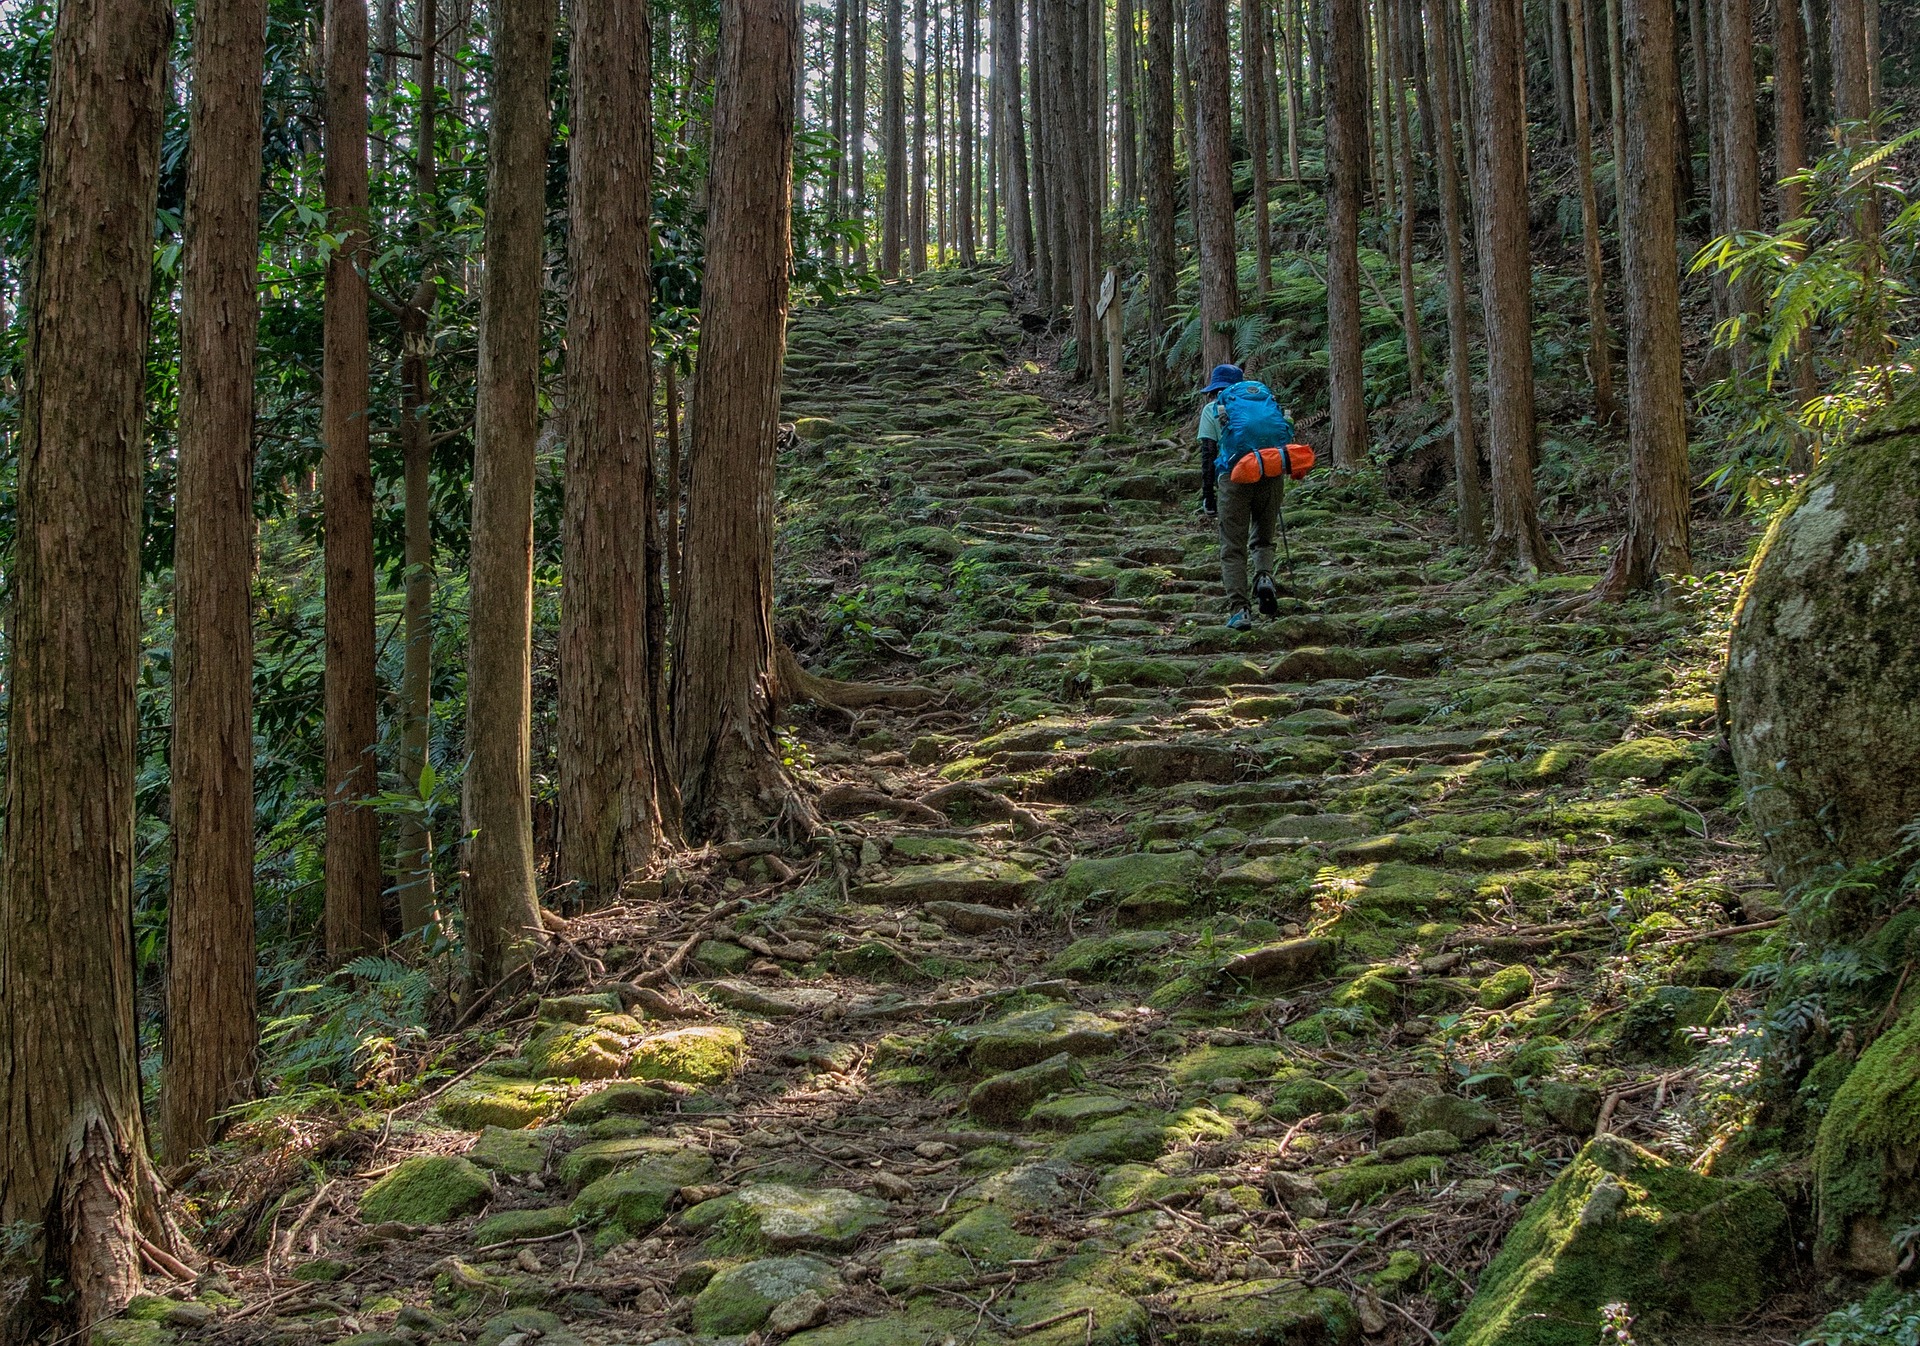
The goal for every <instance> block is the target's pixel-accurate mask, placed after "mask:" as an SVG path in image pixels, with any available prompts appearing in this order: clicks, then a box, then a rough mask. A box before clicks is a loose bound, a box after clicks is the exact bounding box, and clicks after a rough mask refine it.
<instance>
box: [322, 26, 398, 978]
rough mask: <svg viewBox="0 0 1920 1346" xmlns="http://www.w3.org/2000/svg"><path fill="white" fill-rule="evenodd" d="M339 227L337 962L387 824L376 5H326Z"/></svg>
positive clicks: (334, 677) (330, 475)
mask: <svg viewBox="0 0 1920 1346" xmlns="http://www.w3.org/2000/svg"><path fill="white" fill-rule="evenodd" d="M326 48H327V49H326V85H327V117H326V163H325V168H324V180H325V191H326V200H327V213H328V215H329V217H330V221H331V222H330V224H329V228H331V229H332V230H333V232H334V233H335V234H337V235H339V237H340V242H339V243H338V244H337V245H336V246H335V247H334V249H333V251H332V252H331V253H329V254H328V256H327V278H326V299H325V306H324V314H323V318H322V325H323V328H324V331H323V334H322V343H321V344H322V352H321V375H320V382H321V394H320V396H321V408H320V428H321V437H322V440H323V441H324V450H323V453H322V457H321V466H320V471H321V477H322V490H323V496H324V498H323V500H322V512H323V515H324V520H325V524H326V558H325V564H326V578H327V613H326V632H327V654H326V676H325V684H326V740H327V748H326V758H327V760H326V796H327V857H326V921H325V924H326V942H327V956H328V957H329V958H330V959H332V960H333V961H335V962H338V961H340V960H341V959H344V958H346V957H347V956H348V955H349V954H351V953H353V952H354V951H355V950H358V949H369V948H376V947H378V946H379V944H380V943H381V940H382V937H383V936H382V932H381V928H380V889H381V885H382V878H381V874H380V820H379V818H378V816H377V815H375V813H374V812H373V810H372V809H370V808H368V807H367V806H366V802H365V801H366V800H367V798H368V797H369V796H371V795H372V794H373V793H374V791H375V789H376V787H377V786H378V784H379V779H378V771H379V765H378V763H377V762H376V761H375V759H374V745H375V742H376V740H377V739H378V738H379V732H380V731H379V725H378V723H377V718H378V716H377V698H378V696H379V689H378V687H377V685H376V683H375V679H374V659H375V654H374V632H373V462H372V458H371V456H370V452H369V448H368V440H367V381H368V378H367V361H368V351H367V339H368V335H367V334H368V324H367V306H368V303H369V302H370V299H369V292H368V288H367V261H368V257H369V248H368V238H367V5H366V0H326Z"/></svg>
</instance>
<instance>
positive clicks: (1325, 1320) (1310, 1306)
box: [1167, 1280, 1360, 1346]
mask: <svg viewBox="0 0 1920 1346" xmlns="http://www.w3.org/2000/svg"><path fill="white" fill-rule="evenodd" d="M1167 1312H1168V1316H1169V1317H1171V1318H1172V1319H1173V1321H1174V1323H1175V1324H1176V1325H1177V1326H1176V1327H1175V1330H1174V1331H1175V1335H1174V1337H1173V1339H1174V1340H1175V1341H1178V1342H1181V1343H1182V1346H1261V1344H1264V1343H1272V1344H1273V1346H1352V1343H1356V1342H1358V1341H1359V1340H1360V1319H1359V1316H1358V1315H1357V1314H1356V1313H1355V1312H1354V1308H1353V1302H1352V1301H1351V1300H1350V1299H1348V1298H1347V1296H1346V1295H1344V1294H1342V1293H1341V1292H1340V1291H1338V1290H1334V1289H1331V1288H1325V1287H1323V1288H1320V1289H1308V1288H1307V1287H1306V1286H1304V1285H1302V1284H1300V1282H1298V1281H1283V1280H1251V1281H1233V1282H1228V1283H1226V1284H1220V1285H1200V1286H1182V1287H1180V1288H1179V1289H1177V1290H1176V1291H1175V1292H1174V1293H1173V1294H1172V1295H1171V1296H1170V1297H1169V1302H1168V1305H1167Z"/></svg>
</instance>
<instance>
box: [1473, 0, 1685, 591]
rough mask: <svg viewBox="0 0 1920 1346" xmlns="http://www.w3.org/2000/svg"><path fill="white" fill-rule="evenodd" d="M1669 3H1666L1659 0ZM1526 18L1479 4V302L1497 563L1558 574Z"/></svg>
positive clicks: (1494, 4)
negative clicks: (1540, 403)
mask: <svg viewBox="0 0 1920 1346" xmlns="http://www.w3.org/2000/svg"><path fill="white" fill-rule="evenodd" d="M1659 2H1660V3H1665V0H1659ZM1520 53H1521V35H1520V22H1519V16H1518V15H1517V14H1515V12H1514V9H1513V6H1512V5H1510V4H1506V3H1505V2H1504V0H1481V3H1480V4H1478V5H1476V6H1474V75H1475V78H1474V81H1473V83H1474V88H1475V91H1476V92H1477V93H1478V95H1479V99H1478V107H1477V109H1476V111H1477V114H1478V121H1479V123H1480V135H1479V145H1480V161H1481V180H1480V189H1479V191H1478V192H1477V193H1476V194H1475V196H1476V204H1477V211H1476V214H1477V216H1478V220H1479V233H1480V302H1481V307H1482V308H1483V309H1484V311H1485V316H1486V330H1487V408H1488V415H1487V438H1488V445H1487V448H1488V455H1487V456H1488V458H1489V460H1490V461H1491V462H1492V465H1493V537H1492V539H1491V541H1490V542H1489V544H1488V545H1489V548H1490V559H1491V560H1492V561H1494V562H1495V563H1507V562H1513V563H1517V564H1518V565H1519V566H1520V567H1521V568H1522V569H1523V570H1524V569H1540V570H1545V569H1549V568H1551V566H1552V564H1553V558H1552V556H1551V555H1550V554H1549V553H1548V551H1547V542H1546V537H1545V535H1544V534H1542V532H1541V531H1540V518H1539V513H1538V510H1537V508H1536V506H1535V503H1534V485H1533V467H1534V443H1533V436H1534V415H1533V302H1532V283H1533V274H1532V264H1531V260H1530V257H1529V253H1528V246H1527V176H1526V121H1525V117H1524V114H1523V112H1522V110H1521V102H1520V74H1521V72H1520Z"/></svg>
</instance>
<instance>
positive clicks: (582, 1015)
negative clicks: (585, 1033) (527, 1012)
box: [540, 991, 626, 1024]
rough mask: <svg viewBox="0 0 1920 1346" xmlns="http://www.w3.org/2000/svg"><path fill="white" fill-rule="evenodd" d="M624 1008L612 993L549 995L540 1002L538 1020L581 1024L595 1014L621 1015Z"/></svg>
mask: <svg viewBox="0 0 1920 1346" xmlns="http://www.w3.org/2000/svg"><path fill="white" fill-rule="evenodd" d="M625 1011H626V1006H625V1005H623V1004H622V1003H621V1002H620V997H619V996H618V995H617V994H615V993H614V992H612V991H594V992H590V993H588V994H586V995H550V996H547V997H546V998H545V999H543V1000H541V1002H540V1018H541V1019H543V1020H545V1021H546V1022H548V1023H556V1024H562V1023H565V1024H583V1023H586V1022H588V1021H589V1020H591V1019H592V1018H593V1016H594V1015H596V1014H621V1013H624V1012H625Z"/></svg>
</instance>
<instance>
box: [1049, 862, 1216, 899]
mask: <svg viewBox="0 0 1920 1346" xmlns="http://www.w3.org/2000/svg"><path fill="white" fill-rule="evenodd" d="M1200 865H1201V861H1200V857H1199V856H1197V855H1195V854H1193V852H1191V851H1166V852H1161V853H1156V852H1152V851H1143V852H1140V853H1139V854H1135V855H1116V856H1109V857H1107V858H1104V859H1095V860H1075V861H1074V862H1073V863H1072V864H1070V865H1068V866H1067V871H1066V873H1064V874H1062V875H1061V876H1060V877H1059V878H1057V879H1055V880H1054V881H1053V884H1052V885H1051V887H1050V888H1049V890H1048V893H1049V896H1051V897H1052V898H1053V899H1054V900H1056V901H1059V902H1068V903H1075V902H1088V901H1092V900H1096V899H1097V900H1099V901H1103V902H1107V903H1110V904H1115V905H1117V904H1118V903H1120V902H1122V901H1124V900H1125V899H1126V898H1129V897H1132V896H1133V895H1135V894H1136V893H1140V892H1142V891H1144V890H1146V889H1149V888H1160V887H1167V888H1174V889H1178V890H1180V891H1183V892H1186V891H1191V890H1192V888H1193V885H1194V882H1195V881H1196V880H1197V879H1198V878H1199V874H1200Z"/></svg>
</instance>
